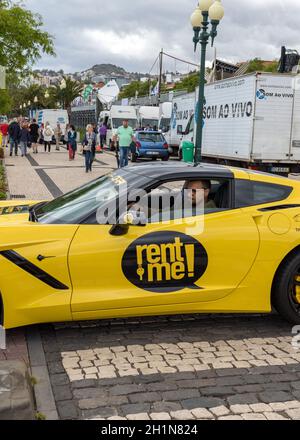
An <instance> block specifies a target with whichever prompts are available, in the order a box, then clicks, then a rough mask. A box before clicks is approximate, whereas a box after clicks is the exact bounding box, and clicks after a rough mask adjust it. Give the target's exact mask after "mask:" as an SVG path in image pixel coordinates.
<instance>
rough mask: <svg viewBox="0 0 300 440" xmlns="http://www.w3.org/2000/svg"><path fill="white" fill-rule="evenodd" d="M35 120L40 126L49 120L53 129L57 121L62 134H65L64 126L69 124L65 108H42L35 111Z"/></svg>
mask: <svg viewBox="0 0 300 440" xmlns="http://www.w3.org/2000/svg"><path fill="white" fill-rule="evenodd" d="M36 120H37V123H38V124H39V126H41V125H42V124H44V125H45V124H46V122H49V124H50V125H51V127H52V128H53V129H55V127H56V125H57V124H58V123H59V124H60V127H61V129H62V132H63V135H65V132H66V127H67V125H68V124H69V115H68V112H67V110H61V109H53V110H52V109H44V110H38V111H37V114H36Z"/></svg>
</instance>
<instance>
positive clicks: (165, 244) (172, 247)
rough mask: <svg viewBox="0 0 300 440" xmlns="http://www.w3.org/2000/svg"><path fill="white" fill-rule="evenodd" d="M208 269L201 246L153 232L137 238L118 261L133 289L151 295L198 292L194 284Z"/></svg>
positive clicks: (170, 234) (174, 235) (189, 239)
mask: <svg viewBox="0 0 300 440" xmlns="http://www.w3.org/2000/svg"><path fill="white" fill-rule="evenodd" d="M207 266H208V256H207V252H206V250H205V249H204V247H203V246H202V245H201V244H200V243H199V242H198V241H197V240H196V239H194V238H193V237H191V236H188V235H185V234H182V233H179V232H173V231H172V232H171V231H165V232H156V233H152V234H148V235H144V236H143V237H140V238H139V239H138V240H136V241H135V242H133V243H132V244H131V245H130V246H129V247H128V249H127V250H126V252H125V254H124V256H123V260H122V270H123V273H124V275H125V277H126V278H127V279H128V280H129V281H130V282H131V283H132V284H134V285H135V286H136V287H139V288H141V289H144V290H149V291H153V292H175V291H179V290H182V289H185V288H189V289H199V288H200V287H198V286H196V285H195V283H196V282H197V281H198V280H199V279H200V278H201V277H202V276H203V274H204V273H205V272H206V269H207Z"/></svg>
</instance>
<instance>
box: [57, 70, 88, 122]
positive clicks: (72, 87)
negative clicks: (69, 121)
mask: <svg viewBox="0 0 300 440" xmlns="http://www.w3.org/2000/svg"><path fill="white" fill-rule="evenodd" d="M63 83H64V84H63V85H64V87H62V84H60V85H56V86H55V88H53V90H52V93H51V95H52V94H53V96H54V99H55V100H56V101H58V102H60V103H61V104H62V106H63V108H64V109H66V110H67V111H68V114H69V117H70V116H71V105H72V102H73V101H74V99H76V98H78V96H80V94H81V92H82V90H83V87H84V86H83V85H82V84H80V83H79V82H78V81H73V80H72V79H71V78H69V77H67V76H64V77H63Z"/></svg>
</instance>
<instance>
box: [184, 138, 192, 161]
mask: <svg viewBox="0 0 300 440" xmlns="http://www.w3.org/2000/svg"><path fill="white" fill-rule="evenodd" d="M194 151H195V145H194V144H193V142H189V141H184V142H182V158H183V162H189V163H193V162H194Z"/></svg>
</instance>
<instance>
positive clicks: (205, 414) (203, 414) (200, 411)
mask: <svg viewBox="0 0 300 440" xmlns="http://www.w3.org/2000/svg"><path fill="white" fill-rule="evenodd" d="M191 413H192V415H193V416H194V417H195V418H196V419H197V420H200V419H213V418H214V416H213V414H212V413H211V412H209V411H208V410H207V409H205V408H196V409H192V410H191Z"/></svg>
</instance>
